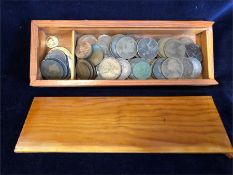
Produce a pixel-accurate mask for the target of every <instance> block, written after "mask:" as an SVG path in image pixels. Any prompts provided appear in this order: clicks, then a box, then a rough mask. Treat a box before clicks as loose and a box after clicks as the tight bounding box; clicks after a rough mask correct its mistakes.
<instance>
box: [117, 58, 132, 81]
mask: <svg viewBox="0 0 233 175" xmlns="http://www.w3.org/2000/svg"><path fill="white" fill-rule="evenodd" d="M118 61H119V63H120V64H121V74H120V76H119V77H118V79H119V80H125V79H126V78H128V77H129V75H130V73H131V66H130V63H129V62H128V61H127V60H125V59H123V58H118Z"/></svg>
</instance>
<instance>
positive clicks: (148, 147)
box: [15, 96, 233, 155]
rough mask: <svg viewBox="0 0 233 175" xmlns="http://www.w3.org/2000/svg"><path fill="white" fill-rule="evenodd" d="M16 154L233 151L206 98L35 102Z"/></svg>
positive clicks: (52, 99)
mask: <svg viewBox="0 0 233 175" xmlns="http://www.w3.org/2000/svg"><path fill="white" fill-rule="evenodd" d="M15 152H17V153H27V152H69V153H70V152H115V153H119V152H129V153H132V152H134V153H228V154H229V155H232V154H231V153H232V152H233V150H232V145H231V143H230V141H229V138H228V136H227V134H226V131H225V129H224V126H223V124H222V122H221V119H220V116H219V114H218V112H217V110H216V107H215V105H214V102H213V100H212V97H209V96H195V97H194V96H187V97H185V96H183V97H36V98H34V100H33V103H32V106H31V109H30V111H29V113H28V116H27V119H26V121H25V124H24V127H23V130H22V132H21V134H20V137H19V140H18V142H17V145H16V147H15Z"/></svg>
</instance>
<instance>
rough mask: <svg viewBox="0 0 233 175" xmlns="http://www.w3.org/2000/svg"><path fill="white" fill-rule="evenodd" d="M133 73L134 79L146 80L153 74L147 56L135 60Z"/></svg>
mask: <svg viewBox="0 0 233 175" xmlns="http://www.w3.org/2000/svg"><path fill="white" fill-rule="evenodd" d="M131 66H132V74H133V78H134V79H138V80H146V79H148V78H149V77H150V76H151V73H152V66H151V65H150V64H149V63H148V62H147V61H146V59H145V58H141V59H140V61H139V59H137V60H134V62H133V63H132V64H131Z"/></svg>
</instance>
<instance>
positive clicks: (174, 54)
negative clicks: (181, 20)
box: [164, 38, 186, 58]
mask: <svg viewBox="0 0 233 175" xmlns="http://www.w3.org/2000/svg"><path fill="white" fill-rule="evenodd" d="M185 50H186V49H185V46H184V44H183V43H182V42H180V41H179V40H177V39H172V38H171V39H169V40H168V41H166V42H165V44H164V53H165V55H166V57H168V58H183V57H185Z"/></svg>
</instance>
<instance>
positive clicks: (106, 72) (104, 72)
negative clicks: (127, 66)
mask: <svg viewBox="0 0 233 175" xmlns="http://www.w3.org/2000/svg"><path fill="white" fill-rule="evenodd" d="M98 73H99V75H100V76H101V77H102V78H103V79H105V80H115V79H117V78H118V77H119V76H120V74H121V65H120V63H119V61H118V60H117V59H115V58H113V57H107V58H104V59H103V61H102V62H101V63H100V64H99V65H98Z"/></svg>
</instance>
